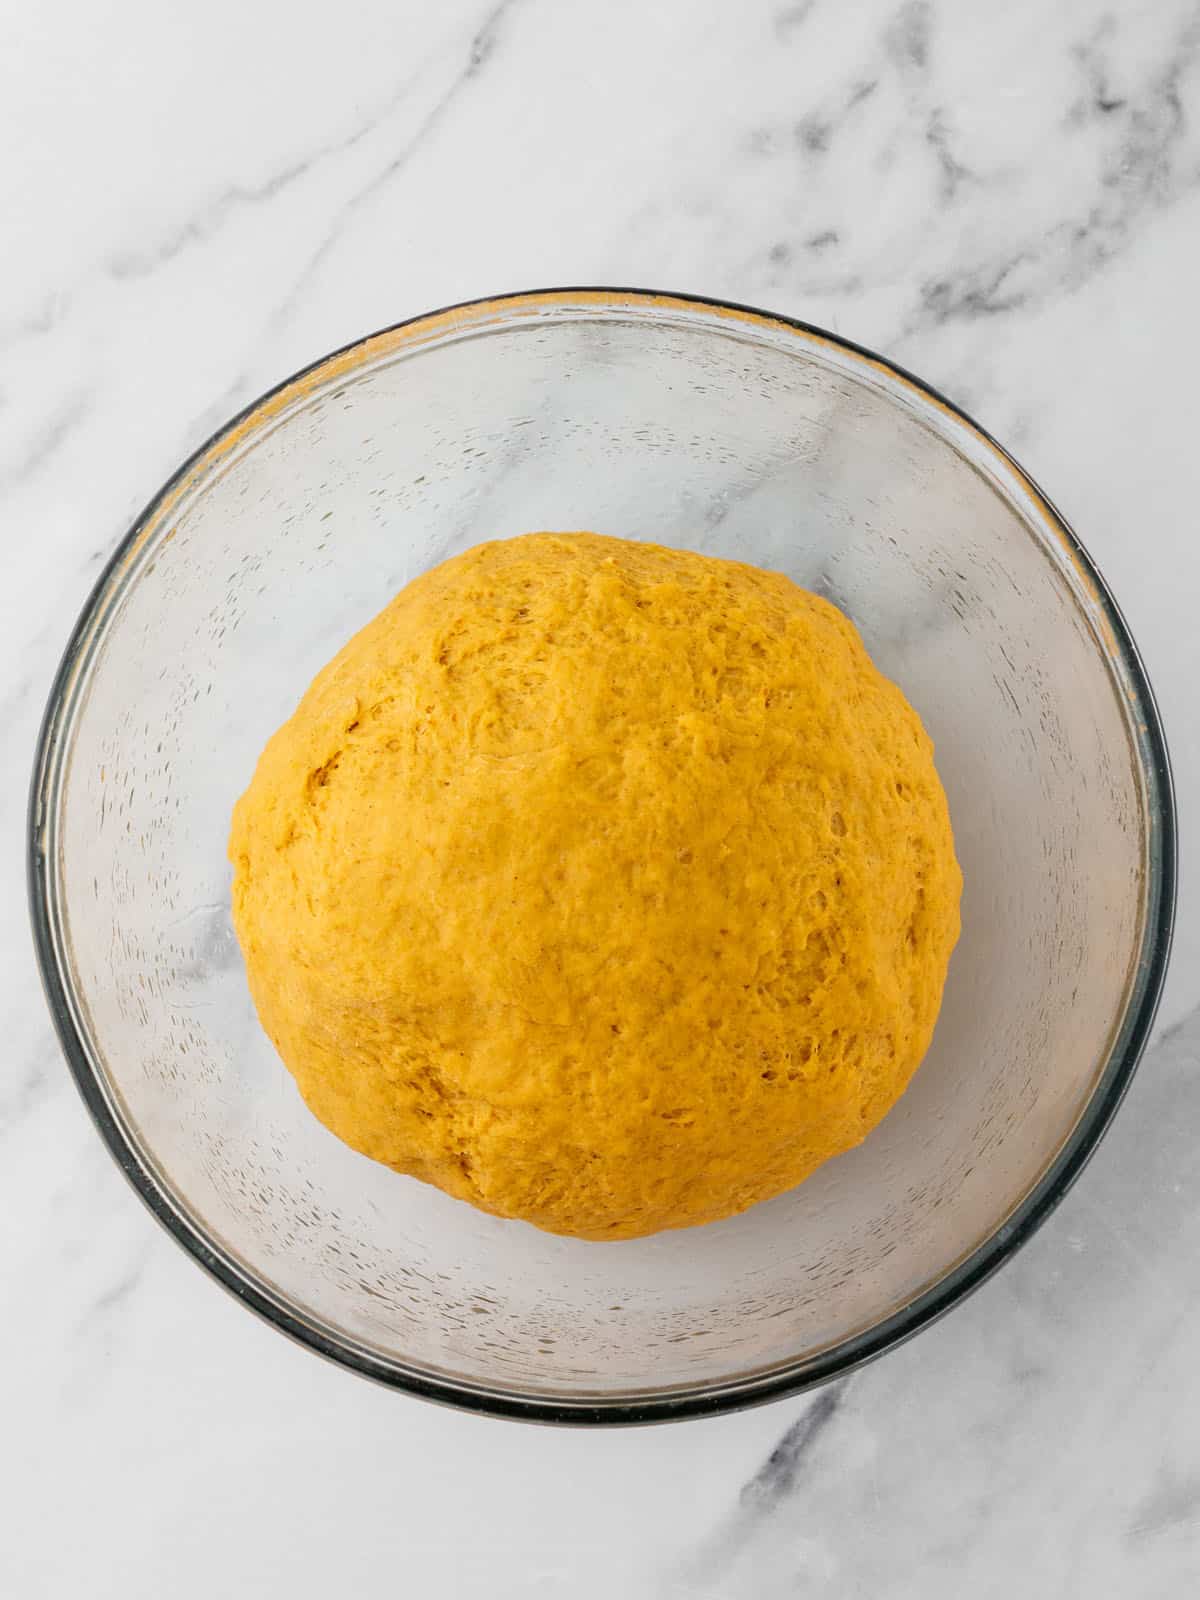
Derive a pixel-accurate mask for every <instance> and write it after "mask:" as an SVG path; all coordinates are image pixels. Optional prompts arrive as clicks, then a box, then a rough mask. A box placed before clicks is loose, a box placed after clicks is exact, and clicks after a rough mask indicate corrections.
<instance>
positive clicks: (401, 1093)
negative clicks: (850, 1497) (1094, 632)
mask: <svg viewBox="0 0 1200 1600" xmlns="http://www.w3.org/2000/svg"><path fill="white" fill-rule="evenodd" d="M229 852H230V858H231V860H232V862H233V864H234V867H235V869H236V870H235V876H234V885H233V908H234V921H235V924H236V928H237V933H238V937H239V939H240V941H241V945H242V949H243V951H244V953H245V958H246V967H247V972H248V975H249V980H250V987H251V990H252V992H253V996H254V1001H255V1004H256V1006H257V1008H258V1014H259V1016H260V1018H261V1019H262V1023H263V1026H264V1027H265V1028H266V1031H267V1032H268V1034H269V1035H270V1036H271V1038H272V1040H273V1041H274V1043H275V1045H276V1047H277V1049H278V1051H279V1053H280V1055H281V1056H282V1057H283V1060H284V1062H285V1063H286V1064H287V1066H288V1067H289V1068H290V1070H291V1071H292V1073H293V1074H294V1076H295V1078H296V1082H297V1084H298V1085H299V1087H300V1092H301V1094H302V1095H303V1096H304V1099H305V1100H306V1101H307V1103H308V1105H309V1106H310V1108H311V1109H312V1111H313V1112H314V1113H315V1114H316V1115H317V1116H318V1117H319V1118H320V1119H321V1121H322V1122H323V1123H325V1124H326V1126H328V1127H329V1128H331V1129H332V1130H333V1132H334V1133H336V1134H337V1135H338V1136H339V1137H340V1138H341V1139H344V1140H345V1141H346V1143H347V1144H349V1145H352V1146H353V1147H354V1148H355V1149H356V1150H360V1151H362V1152H363V1153H364V1154H365V1155H368V1156H371V1157H373V1158H374V1159H375V1160H376V1161H382V1162H386V1163H387V1164H388V1165H389V1166H391V1167H394V1168H395V1169H396V1170H397V1171H398V1172H403V1173H409V1174H411V1175H412V1176H414V1177H417V1178H422V1179H424V1180H425V1181H426V1182H428V1183H433V1184H437V1185H438V1186H439V1187H440V1188H442V1189H444V1190H446V1191H447V1192H448V1193H449V1194H452V1195H457V1196H458V1197H459V1198H460V1199H463V1200H468V1201H470V1202H471V1203H472V1204H473V1205H475V1206H479V1207H481V1208H482V1209H484V1210H485V1211H490V1212H494V1213H495V1214H496V1215H498V1216H502V1217H519V1218H523V1219H524V1220H525V1221H527V1222H531V1223H534V1224H536V1226H538V1227H539V1228H545V1229H548V1230H550V1231H552V1232H555V1233H565V1234H576V1235H579V1236H581V1237H583V1238H589V1239H623V1238H631V1237H633V1236H635V1235H638V1234H647V1233H652V1232H654V1231H655V1230H657V1229H660V1228H679V1227H686V1226H688V1225H690V1224H694V1223H702V1222H709V1221H712V1220H714V1219H716V1218H718V1217H725V1216H729V1215H730V1214H731V1213H733V1212H738V1211H742V1210H744V1209H745V1208H746V1207H747V1206H751V1205H753V1204H754V1203H755V1202H756V1201H759V1200H764V1199H766V1198H767V1197H768V1196H770V1195H775V1194H778V1193H779V1192H780V1191H781V1190H784V1189H788V1188H790V1187H791V1186H792V1185H793V1184H797V1183H799V1182H800V1181H801V1179H803V1178H805V1177H807V1176H808V1175H809V1174H810V1173H811V1172H812V1171H813V1170H814V1169H815V1168H816V1167H819V1166H820V1165H821V1163H822V1162H824V1161H827V1160H828V1159H829V1158H830V1157H831V1156H836V1155H837V1154H838V1153H839V1152H841V1151H844V1150H848V1149H850V1147H851V1146H853V1145H856V1144H858V1143H859V1142H860V1140H862V1139H863V1138H864V1137H865V1135H866V1134H867V1133H868V1132H869V1131H870V1129H871V1128H873V1127H874V1126H875V1124H876V1123H877V1122H878V1121H879V1120H880V1118H881V1117H882V1116H883V1115H884V1114H885V1112H887V1110H888V1109H889V1108H890V1107H891V1106H892V1104H893V1103H894V1102H895V1100H896V1099H897V1097H898V1096H899V1095H900V1094H901V1093H902V1092H903V1090H904V1088H905V1086H906V1084H907V1083H908V1081H909V1078H910V1077H911V1075H912V1073H913V1072H914V1070H915V1069H916V1067H917V1065H918V1063H919V1062H920V1060H921V1057H922V1056H923V1054H924V1053H925V1050H926V1047H927V1046H928V1044H929V1040H930V1035H931V1034H932V1032H933V1026H934V1022H935V1020H936V1018H937V1013H938V1007H939V1005H940V1003H941V994H942V986H943V982H944V980H945V976H946V965H947V962H948V960H949V957H950V952H951V949H952V948H953V946H954V942H955V939H956V938H957V936H958V928H959V916H958V902H959V891H960V887H961V878H960V874H959V869H958V864H957V862H956V860H955V857H954V846H953V840H952V837H951V832H950V821H949V817H948V813H947V808H946V799H945V795H944V793H943V791H942V786H941V784H940V782H939V781H938V776H937V773H936V771H935V770H934V764H933V747H932V744H931V743H930V740H929V738H928V737H927V735H926V734H925V732H924V730H923V728H922V726H921V723H920V721H919V720H918V718H917V716H916V713H915V712H914V711H913V709H912V708H911V706H909V704H908V702H907V701H906V700H905V698H904V696H903V695H902V694H901V692H900V690H899V689H898V688H896V686H895V685H894V684H892V683H890V682H888V680H887V679H885V678H884V677H882V676H881V675H880V673H879V672H878V671H876V669H875V667H874V666H873V665H872V663H871V661H870V659H869V657H868V656H867V653H866V650H865V649H864V647H863V645H862V642H861V640H860V639H859V637H858V634H857V632H856V631H855V629H854V627H853V625H852V624H851V623H850V622H849V621H847V619H846V618H845V617H844V616H843V615H842V614H841V612H840V611H838V610H837V609H836V608H835V607H834V606H832V605H830V604H829V603H828V602H826V601H825V600H822V599H819V598H817V596H815V595H812V594H808V593H806V592H805V591H804V590H802V589H799V588H797V587H796V585H795V584H793V583H792V582H791V581H790V580H789V579H787V578H785V577H782V576H781V575H779V574H777V573H771V572H763V571H759V570H758V569H756V568H754V567H748V566H742V565H740V564H738V563H735V562H731V561H718V560H715V559H712V558H710V557H706V556H700V555H695V554H691V553H688V552H685V551H679V550H666V549H662V548H660V547H658V546H656V545H649V544H638V543H632V542H627V541H625V540H621V539H610V538H602V537H599V536H597V535H595V534H589V533H563V534H551V533H540V534H529V535H526V536H525V537H523V538H517V539H509V540H505V541H502V542H499V543H494V544H486V545H480V546H478V547H477V548H475V549H473V550H469V551H467V552H466V554H464V555H460V556H457V557H455V558H454V559H453V560H451V561H447V562H446V563H445V564H444V565H443V566H440V567H438V568H436V569H435V570H433V571H431V572H427V573H425V574H424V576H422V577H420V578H417V579H416V580H415V581H414V582H413V583H410V584H409V585H408V587H407V588H405V589H404V590H402V591H401V593H400V594H398V595H397V596H396V598H395V599H394V600H393V601H392V602H391V604H390V605H389V606H388V607H387V608H386V609H385V610H384V611H383V612H382V613H381V614H380V615H379V616H378V617H376V618H375V620H374V621H373V622H371V623H370V624H369V625H368V626H367V627H366V628H364V629H363V630H362V632H361V633H359V634H358V635H357V636H356V637H355V638H353V639H352V640H351V641H350V643H349V644H348V645H346V647H345V649H343V650H342V652H341V653H340V654H339V655H338V656H337V657H335V659H334V660H333V661H332V662H331V663H330V664H329V665H328V666H327V667H326V668H325V669H324V671H322V672H321V673H320V674H319V675H318V676H317V678H316V680H315V681H314V683H313V684H312V686H311V688H310V689H309V690H308V692H307V694H306V695H305V696H304V699H303V700H302V701H301V703H300V706H299V709H298V710H297V711H296V713H295V714H294V716H292V718H291V719H290V720H289V721H288V722H286V723H285V724H284V726H283V727H282V728H281V729H280V730H279V731H278V732H277V733H276V734H275V735H274V737H273V738H272V739H271V741H270V742H269V743H268V745H267V747H266V749H265V750H264V752H263V754H262V757H261V759H260V761H259V763H258V768H257V770H256V772H255V774H254V779H253V781H252V783H251V784H250V787H249V789H248V790H247V792H246V793H245V795H243V797H242V798H241V800H240V801H239V802H238V805H237V808H236V811H235V813H234V820H233V832H232V837H231V840H230V847H229Z"/></svg>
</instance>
